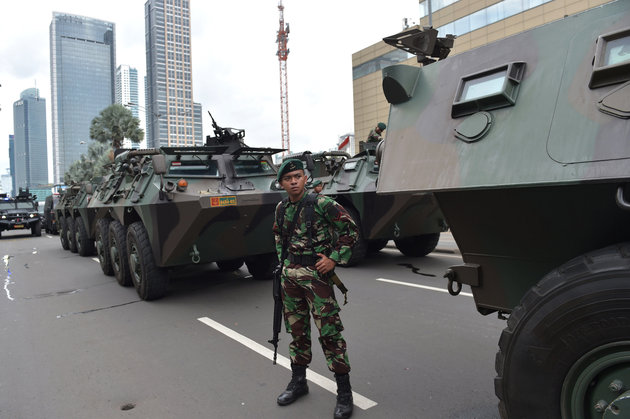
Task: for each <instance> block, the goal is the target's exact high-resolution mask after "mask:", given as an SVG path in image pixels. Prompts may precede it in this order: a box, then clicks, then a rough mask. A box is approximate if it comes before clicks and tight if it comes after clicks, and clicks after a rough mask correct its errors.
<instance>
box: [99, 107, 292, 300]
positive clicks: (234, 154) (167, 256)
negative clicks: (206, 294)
mask: <svg viewBox="0 0 630 419" xmlns="http://www.w3.org/2000/svg"><path fill="white" fill-rule="evenodd" d="M213 127H214V134H215V135H214V136H212V137H211V136H208V138H207V140H206V145H205V146H198V147H162V148H156V149H145V150H127V151H124V152H122V153H120V154H118V155H117V156H116V157H115V161H114V165H113V169H112V170H113V173H112V174H110V175H109V176H107V177H105V179H104V180H103V182H102V183H101V185H100V186H99V188H98V189H97V190H96V191H95V193H94V195H93V196H92V199H91V200H90V203H89V204H88V211H92V212H94V213H96V214H97V215H96V218H95V224H94V229H93V231H94V232H93V236H92V237H94V239H95V242H96V250H97V254H98V257H99V261H100V264H101V268H102V270H103V272H104V273H105V274H109V275H111V274H113V275H115V276H116V279H117V281H118V282H119V283H120V284H121V285H131V284H133V285H134V286H135V288H136V290H137V292H138V295H139V296H140V298H142V299H145V300H152V299H156V298H160V297H162V296H163V295H164V294H165V293H166V292H167V287H168V270H169V269H175V268H178V267H182V266H185V265H190V264H197V263H209V262H216V264H217V265H218V266H219V268H220V269H221V270H236V269H238V268H240V267H241V266H242V265H243V263H245V264H246V265H247V269H248V270H249V272H250V273H251V275H252V276H253V277H254V278H256V279H264V278H269V277H270V276H271V274H272V271H273V268H274V267H275V265H276V263H277V261H276V256H275V245H274V241H273V235H272V234H271V227H272V225H273V216H274V210H275V206H276V204H277V203H278V202H279V201H280V200H281V199H282V197H283V194H284V192H283V191H280V190H278V189H277V188H276V186H275V179H276V168H275V166H274V165H273V162H272V159H271V157H272V156H273V154H275V153H277V152H280V151H282V150H281V149H272V148H254V147H248V146H246V145H245V143H244V141H243V138H244V134H245V133H244V131H243V130H236V129H233V128H221V127H219V126H218V125H217V124H216V122H214V119H213Z"/></svg>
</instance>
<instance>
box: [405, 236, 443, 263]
mask: <svg viewBox="0 0 630 419" xmlns="http://www.w3.org/2000/svg"><path fill="white" fill-rule="evenodd" d="M439 241H440V233H429V234H420V235H419V236H411V237H404V238H402V239H394V243H396V247H397V248H398V250H400V253H402V254H403V255H405V256H411V257H420V256H426V255H428V254H429V253H431V252H432V251H434V250H435V248H436V247H437V244H438V242H439Z"/></svg>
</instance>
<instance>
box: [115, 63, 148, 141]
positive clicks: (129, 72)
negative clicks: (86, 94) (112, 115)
mask: <svg viewBox="0 0 630 419" xmlns="http://www.w3.org/2000/svg"><path fill="white" fill-rule="evenodd" d="M139 100H140V99H139V95H138V70H137V69H135V68H133V67H130V66H128V65H126V64H121V65H119V66H118V68H117V69H116V103H119V104H121V105H123V106H125V107H128V108H129V109H130V110H131V114H132V115H133V116H134V117H136V118H138V119H139V120H140V121H142V119H141V118H140V116H141V115H140V106H139V103H140V102H139ZM141 126H142V124H141ZM123 147H125V148H138V147H139V144H133V143H131V141H129V140H127V139H125V143H124V145H123Z"/></svg>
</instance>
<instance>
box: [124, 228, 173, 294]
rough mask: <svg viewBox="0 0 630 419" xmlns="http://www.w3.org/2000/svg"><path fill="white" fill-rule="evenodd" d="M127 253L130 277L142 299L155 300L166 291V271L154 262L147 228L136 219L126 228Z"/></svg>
mask: <svg viewBox="0 0 630 419" xmlns="http://www.w3.org/2000/svg"><path fill="white" fill-rule="evenodd" d="M127 254H128V255H129V268H130V271H131V279H132V281H133V285H134V286H135V287H136V292H137V293H138V295H139V296H140V298H141V299H143V300H147V301H149V300H156V299H158V298H161V297H163V296H164V295H165V294H166V292H167V291H168V272H167V271H166V269H164V268H160V267H158V266H157V265H156V264H155V259H154V258H153V251H152V250H151V243H150V241H149V235H148V234H147V230H146V229H145V228H144V226H143V225H142V222H140V221H136V222H135V223H133V224H131V225H130V226H129V228H128V229H127Z"/></svg>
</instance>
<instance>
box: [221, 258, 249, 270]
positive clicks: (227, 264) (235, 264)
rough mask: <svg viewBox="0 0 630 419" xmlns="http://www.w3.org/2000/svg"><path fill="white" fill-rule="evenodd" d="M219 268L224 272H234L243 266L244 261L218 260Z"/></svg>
mask: <svg viewBox="0 0 630 419" xmlns="http://www.w3.org/2000/svg"><path fill="white" fill-rule="evenodd" d="M216 263H217V266H218V267H219V270H220V271H222V272H232V271H235V270H237V269H239V268H240V267H241V266H243V263H244V261H243V259H230V260H218V261H217V262H216Z"/></svg>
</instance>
